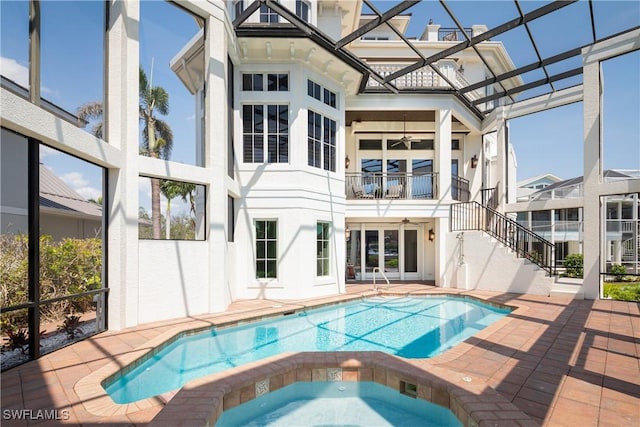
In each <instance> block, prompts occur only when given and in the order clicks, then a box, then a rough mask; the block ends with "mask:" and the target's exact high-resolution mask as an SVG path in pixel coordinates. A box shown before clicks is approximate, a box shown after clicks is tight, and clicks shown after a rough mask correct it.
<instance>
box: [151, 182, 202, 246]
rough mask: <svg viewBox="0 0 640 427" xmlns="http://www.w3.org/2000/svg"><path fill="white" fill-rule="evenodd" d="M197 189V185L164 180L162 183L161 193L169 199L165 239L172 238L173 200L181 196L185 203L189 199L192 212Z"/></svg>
mask: <svg viewBox="0 0 640 427" xmlns="http://www.w3.org/2000/svg"><path fill="white" fill-rule="evenodd" d="M195 189H196V185H195V184H192V183H189V182H180V181H171V180H168V179H163V180H161V181H160V191H161V192H162V194H163V195H164V197H166V199H167V212H166V215H165V239H167V240H168V239H170V238H171V200H172V199H174V198H175V197H178V196H181V197H182V200H183V201H184V202H186V201H187V196H188V197H189V202H190V204H191V210H192V211H193V210H194V205H193V202H192V200H193V192H194V191H195Z"/></svg>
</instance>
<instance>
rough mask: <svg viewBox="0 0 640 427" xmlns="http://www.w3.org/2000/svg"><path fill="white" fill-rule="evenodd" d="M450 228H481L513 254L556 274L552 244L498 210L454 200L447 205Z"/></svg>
mask: <svg viewBox="0 0 640 427" xmlns="http://www.w3.org/2000/svg"><path fill="white" fill-rule="evenodd" d="M449 215H450V216H449V217H450V218H451V231H472V230H474V231H484V232H485V233H487V234H489V235H490V236H492V237H493V238H495V239H496V240H498V241H499V242H500V243H502V244H503V245H505V246H507V247H508V248H510V249H511V250H512V251H514V252H515V253H516V255H517V256H519V257H522V258H526V259H528V260H529V261H531V262H533V263H534V264H536V265H538V266H539V267H541V268H543V269H544V270H546V271H547V272H548V273H549V275H555V274H556V266H555V260H554V245H553V243H551V242H549V241H548V240H546V239H544V238H542V237H541V236H539V235H537V234H536V233H534V232H532V231H531V230H529V229H527V228H526V227H523V226H522V225H520V224H518V223H517V222H515V221H514V220H512V219H510V218H508V217H506V216H505V215H503V214H501V213H500V212H498V211H496V210H494V209H491V208H489V207H488V206H483V205H481V204H480V203H478V202H475V201H472V202H466V203H455V204H453V205H451V206H450V212H449Z"/></svg>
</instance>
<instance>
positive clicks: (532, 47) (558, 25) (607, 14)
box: [233, 0, 640, 118]
mask: <svg viewBox="0 0 640 427" xmlns="http://www.w3.org/2000/svg"><path fill="white" fill-rule="evenodd" d="M262 4H264V5H266V6H267V7H269V8H271V9H272V10H273V11H275V12H276V13H278V14H279V15H280V16H282V17H283V18H284V19H285V20H286V21H288V23H287V24H282V23H279V24H275V26H272V27H270V26H268V25H267V26H265V25H264V24H261V25H256V24H250V23H247V22H246V20H247V18H248V17H249V16H251V15H252V14H253V13H254V12H255V11H257V10H258V9H259V7H260V6H261V5H262ZM471 6H473V7H471ZM471 10H473V12H471ZM371 14H373V15H375V16H376V18H375V19H366V20H365V21H363V22H365V23H364V25H362V26H361V27H359V28H357V29H355V30H354V31H352V32H351V33H349V34H347V35H346V36H343V37H342V38H341V39H340V40H333V39H331V38H330V37H328V36H327V35H326V34H324V33H323V32H322V30H321V29H319V28H316V27H314V26H313V25H311V24H309V23H307V22H305V21H303V20H302V19H300V18H299V17H298V16H296V15H295V13H293V12H291V11H290V10H288V9H287V8H286V7H284V6H283V5H281V4H279V3H278V2H277V1H274V0H256V1H254V2H253V3H251V4H250V5H249V6H248V8H247V9H246V10H245V11H244V12H243V13H242V14H241V15H240V16H238V17H237V18H236V20H235V21H234V22H233V25H234V28H235V31H236V34H237V35H238V36H239V37H252V36H261V37H268V36H279V37H286V36H287V32H286V31H284V30H283V28H284V27H287V26H288V27H293V28H294V29H296V30H298V31H297V32H296V36H298V37H299V36H305V37H308V38H310V39H312V40H313V41H315V42H316V43H318V44H319V45H320V46H321V47H323V48H325V49H327V50H329V51H332V52H333V53H334V54H335V55H336V56H337V57H338V58H340V59H342V60H343V61H345V62H347V63H348V64H349V65H350V66H352V67H353V68H354V69H356V70H358V71H359V72H360V73H362V80H361V84H360V88H359V93H367V92H371V91H373V92H376V93H380V92H381V91H382V92H389V93H403V92H407V93H410V92H412V91H411V90H410V89H407V88H402V87H397V86H395V85H394V84H393V81H394V80H395V79H397V78H398V77H401V76H403V75H406V74H408V73H411V72H413V71H415V70H418V69H420V68H423V67H431V69H433V71H435V72H436V73H438V74H440V75H441V77H444V76H443V75H442V74H441V73H440V71H439V70H438V67H435V66H433V65H434V64H435V63H436V62H437V61H440V60H442V59H446V58H452V56H453V55H454V54H456V53H459V52H462V51H465V53H466V54H472V55H475V58H476V59H477V60H478V61H482V62H483V63H484V65H485V66H486V67H487V71H488V72H487V75H488V77H487V78H486V79H485V80H483V81H478V82H473V83H470V84H468V85H467V86H464V87H457V88H456V87H455V86H454V85H453V84H452V83H451V82H448V83H449V86H450V89H449V91H450V93H451V94H452V95H453V96H455V97H457V98H458V99H459V100H460V101H462V102H463V104H465V105H466V107H467V108H468V109H469V110H471V111H472V112H473V113H474V114H475V115H476V116H478V117H479V118H483V117H484V116H485V115H487V114H488V113H490V112H491V111H492V110H493V109H495V107H496V106H499V105H508V104H511V103H513V102H516V101H521V100H524V99H528V98H533V97H536V96H539V95H544V94H550V93H553V92H556V91H558V90H561V89H565V88H568V87H572V86H576V85H579V84H581V83H582V56H581V52H582V49H583V48H585V47H588V46H590V45H592V44H594V43H596V42H600V41H602V40H606V39H608V38H611V37H613V36H615V35H618V34H622V33H625V32H628V31H631V30H634V29H637V28H640V2H637V1H592V0H567V1H551V2H549V1H527V2H522V1H518V0H514V1H496V0H494V1H482V0H479V1H473V2H468V1H444V0H440V1H438V2H436V1H415V0H405V1H370V0H362V9H361V12H360V16H363V15H365V16H366V17H367V18H370V16H369V15H371ZM407 14H411V15H412V16H413V17H414V18H415V17H422V18H426V17H433V16H438V21H439V22H438V23H439V24H441V25H442V26H443V27H449V28H452V29H454V30H455V29H457V30H459V32H457V33H458V34H460V38H462V40H459V41H458V40H455V41H456V43H455V44H454V45H451V44H450V43H444V46H443V48H442V49H441V50H439V51H438V52H437V53H435V54H432V55H430V56H428V57H425V56H424V55H423V54H421V53H420V51H419V50H418V49H417V48H416V47H415V45H414V44H415V42H416V40H415V37H410V35H409V36H407V35H406V34H402V33H401V32H400V31H398V30H397V29H396V28H394V27H393V26H391V25H390V26H389V28H391V29H392V30H393V31H394V32H395V33H396V34H397V35H398V37H399V39H400V40H402V41H403V42H404V43H405V44H406V46H407V47H409V48H410V49H411V50H412V51H413V52H414V53H415V59H414V60H413V62H412V63H410V64H409V65H407V66H405V67H404V68H401V69H399V70H397V71H395V72H394V73H392V74H389V75H386V76H384V77H383V76H382V75H380V74H379V73H377V72H376V71H375V70H374V69H373V68H372V67H371V66H370V65H368V64H367V62H366V61H365V60H363V59H361V58H358V57H357V56H356V55H354V54H353V52H351V51H350V50H349V49H348V45H349V43H351V42H352V41H354V40H356V39H359V38H360V37H362V36H364V35H365V34H367V33H368V32H370V31H372V30H373V29H375V28H377V27H379V26H381V25H387V23H388V22H390V20H392V19H393V18H394V17H396V16H400V15H403V16H404V15H407ZM424 21H426V19H424ZM443 21H444V22H443ZM425 24H426V22H423V23H422V26H423V27H424V25H425ZM473 24H485V25H487V26H488V28H489V29H488V31H485V32H483V33H481V34H479V35H476V36H473V37H471V36H470V35H469V34H468V32H467V31H465V30H466V29H468V28H469V27H471V26H472V25H473ZM289 34H290V35H291V34H293V33H289ZM485 41H500V42H502V44H503V45H504V47H505V49H506V51H507V52H508V54H509V56H510V58H511V60H512V61H513V66H514V68H513V69H512V70H510V71H508V72H503V73H498V72H497V71H496V70H494V69H493V67H492V66H491V64H490V63H489V62H488V61H487V60H486V58H484V57H483V54H482V53H481V51H480V49H478V46H479V45H480V44H481V43H483V42H485ZM369 77H372V78H373V79H374V80H376V81H377V82H379V84H380V86H379V87H377V88H376V89H375V90H372V89H371V88H369V87H367V84H366V83H367V81H368V80H369ZM514 77H515V78H519V79H521V82H522V84H520V85H519V86H516V87H507V86H505V85H504V83H505V81H506V80H508V79H513V78H514ZM445 79H446V78H445ZM487 88H489V90H488V91H487V92H486V93H487V95H485V96H484V97H482V98H477V97H472V96H470V95H471V92H472V91H474V90H477V89H487ZM413 92H415V91H413ZM427 92H428V91H427ZM434 93H435V91H434ZM438 93H442V89H439V90H438Z"/></svg>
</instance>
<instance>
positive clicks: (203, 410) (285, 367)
mask: <svg viewBox="0 0 640 427" xmlns="http://www.w3.org/2000/svg"><path fill="white" fill-rule="evenodd" d="M338 371H339V372H340V373H341V375H340V376H341V378H342V379H341V380H340V379H339V378H337V377H334V378H332V376H331V375H330V374H329V372H338ZM332 380H333V381H374V382H377V383H379V384H382V385H384V386H387V387H389V388H391V389H393V390H396V391H398V392H401V383H403V382H404V383H409V384H412V385H415V386H416V396H415V397H416V398H419V399H423V400H425V401H428V402H431V403H434V404H437V405H440V406H442V407H444V408H447V409H450V410H451V411H452V412H453V414H454V415H455V416H456V417H457V418H458V420H460V422H461V423H462V424H463V425H464V426H471V427H478V426H482V425H535V424H536V423H535V422H534V421H533V420H532V419H531V418H530V417H529V416H528V415H527V414H525V413H524V412H523V411H522V410H520V409H519V408H517V407H516V406H515V405H514V404H512V403H511V402H509V401H508V400H507V399H506V398H505V397H503V396H502V395H501V394H500V393H498V392H496V391H495V390H493V389H492V388H491V387H489V386H487V385H486V384H485V383H484V382H482V381H477V382H474V381H473V378H470V377H461V376H460V374H458V373H456V372H453V371H451V370H449V369H445V368H442V367H438V366H429V367H428V370H426V369H424V368H421V367H417V366H415V365H413V364H411V363H410V362H408V361H407V360H405V359H402V358H399V357H396V356H392V355H388V354H385V353H382V352H328V353H316V352H313V353H307V352H303V353H283V354H279V355H277V356H272V357H269V358H266V359H263V360H261V361H260V362H259V363H255V364H252V366H250V367H246V366H243V367H237V368H233V369H230V370H227V371H225V372H223V373H217V374H212V375H210V376H207V377H204V378H200V379H197V380H194V381H191V382H189V383H188V384H187V385H185V386H184V387H183V388H182V389H181V390H180V391H179V392H178V393H177V394H176V396H175V397H174V398H173V399H172V400H171V401H170V402H169V403H168V404H167V406H166V407H165V409H164V410H163V411H161V412H160V413H159V414H158V415H157V416H156V418H155V419H154V420H153V421H152V422H151V424H149V426H150V427H152V426H158V427H159V426H165V425H174V424H175V423H176V422H178V421H179V422H180V423H181V425H194V426H212V425H215V423H216V422H217V420H218V419H219V417H220V416H221V415H222V413H223V412H224V411H225V410H228V409H231V408H234V407H236V406H238V405H240V404H243V403H246V402H249V401H251V400H253V399H254V398H256V397H257V396H256V394H255V393H254V394H251V393H247V392H246V391H247V390H251V389H257V387H258V384H259V383H263V384H264V383H268V384H269V390H268V391H269V392H272V391H275V390H278V389H280V388H282V387H286V386H288V385H290V384H293V383H294V382H299V381H312V382H327V381H332Z"/></svg>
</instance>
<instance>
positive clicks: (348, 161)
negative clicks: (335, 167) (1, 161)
mask: <svg viewBox="0 0 640 427" xmlns="http://www.w3.org/2000/svg"><path fill="white" fill-rule="evenodd" d="M350 164H351V159H350V158H349V155H348V154H347V156H346V157H345V158H344V168H345V169H348V168H349V165H350Z"/></svg>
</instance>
